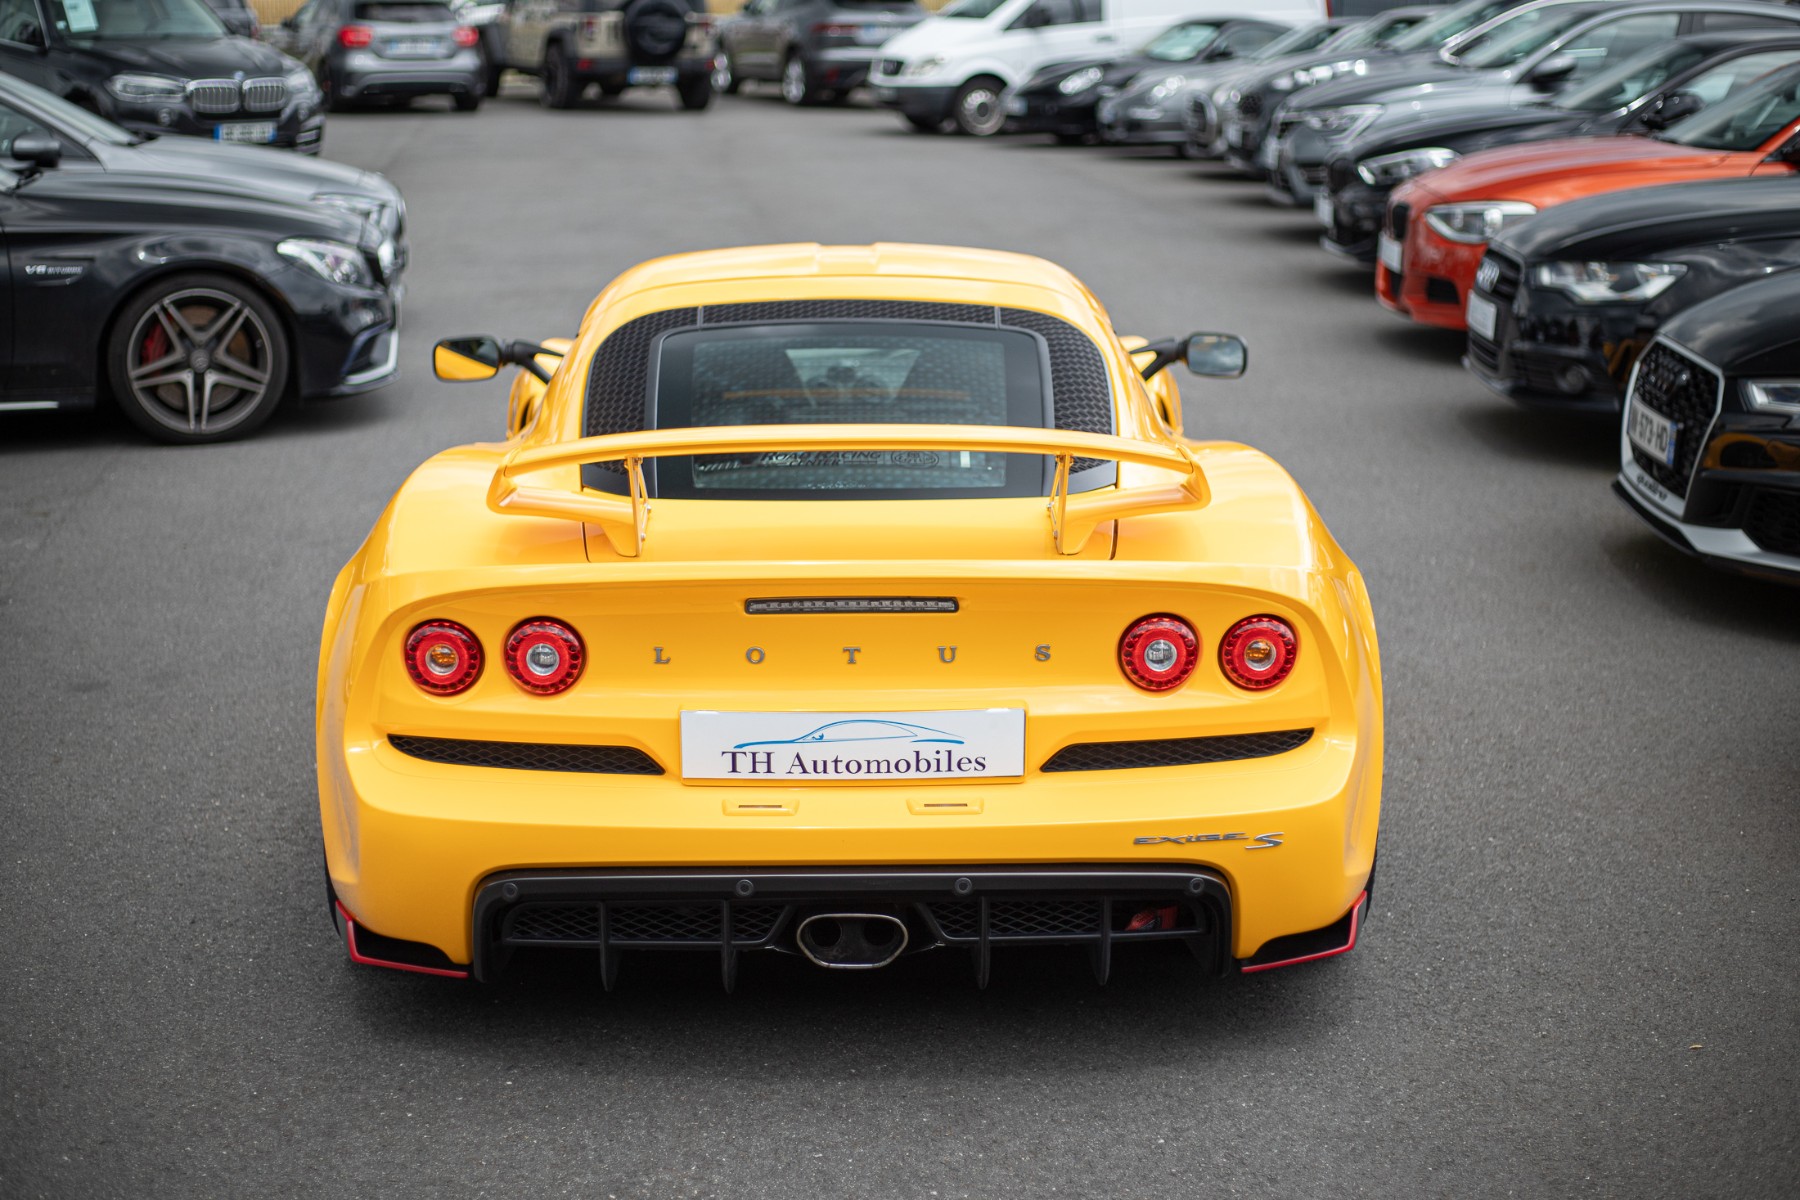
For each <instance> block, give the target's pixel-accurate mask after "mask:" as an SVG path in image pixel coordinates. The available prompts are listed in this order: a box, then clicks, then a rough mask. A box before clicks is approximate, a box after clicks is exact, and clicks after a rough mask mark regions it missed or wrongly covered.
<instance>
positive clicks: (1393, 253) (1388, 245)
mask: <svg viewBox="0 0 1800 1200" xmlns="http://www.w3.org/2000/svg"><path fill="white" fill-rule="evenodd" d="M1375 254H1376V257H1378V258H1379V259H1381V265H1382V266H1384V267H1386V268H1387V269H1388V270H1390V271H1392V272H1394V274H1396V275H1398V274H1399V273H1400V272H1401V271H1402V270H1404V269H1405V267H1406V246H1405V245H1404V244H1402V243H1401V242H1398V241H1396V240H1395V239H1394V238H1393V237H1391V236H1390V235H1388V234H1385V233H1384V234H1382V235H1381V237H1380V238H1378V239H1377V240H1376V242H1375Z"/></svg>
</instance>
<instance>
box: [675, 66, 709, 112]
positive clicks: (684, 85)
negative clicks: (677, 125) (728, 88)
mask: <svg viewBox="0 0 1800 1200" xmlns="http://www.w3.org/2000/svg"><path fill="white" fill-rule="evenodd" d="M675 94H676V95H678V96H680V97H681V107H682V108H683V109H684V110H686V111H688V112H702V111H704V110H705V108H706V106H707V105H709V104H711V103H712V98H713V81H712V73H711V72H710V71H708V72H705V73H702V74H694V75H684V76H682V77H681V79H680V80H678V81H677V82H676V84H675Z"/></svg>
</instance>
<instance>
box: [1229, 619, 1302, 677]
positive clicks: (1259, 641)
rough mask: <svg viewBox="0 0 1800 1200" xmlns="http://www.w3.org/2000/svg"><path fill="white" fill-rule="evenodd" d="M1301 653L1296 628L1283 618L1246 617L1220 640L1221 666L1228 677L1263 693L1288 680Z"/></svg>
mask: <svg viewBox="0 0 1800 1200" xmlns="http://www.w3.org/2000/svg"><path fill="white" fill-rule="evenodd" d="M1299 653H1300V640H1299V639H1298V638H1296V637H1295V636H1294V627H1293V626H1292V625H1289V624H1288V623H1287V622H1286V621H1284V620H1282V619H1281V618H1280V617H1245V618H1244V619H1243V620H1242V621H1239V622H1238V623H1237V624H1236V625H1233V626H1232V627H1231V628H1230V629H1228V630H1226V632H1225V636H1224V637H1223V638H1221V639H1220V641H1219V666H1220V667H1222V668H1223V669H1224V671H1225V678H1227V679H1229V680H1231V682H1233V683H1235V684H1237V685H1238V686H1239V687H1241V688H1248V689H1249V690H1250V691H1253V692H1260V691H1262V690H1263V689H1264V688H1272V687H1274V686H1275V685H1276V684H1278V683H1280V682H1281V681H1282V680H1284V679H1286V678H1287V677H1288V674H1289V673H1290V672H1292V671H1293V669H1294V659H1295V657H1296V656H1297V655H1298V654H1299Z"/></svg>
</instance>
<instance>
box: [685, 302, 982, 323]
mask: <svg viewBox="0 0 1800 1200" xmlns="http://www.w3.org/2000/svg"><path fill="white" fill-rule="evenodd" d="M700 320H701V323H702V324H706V325H724V324H729V323H731V322H734V321H956V322H958V323H960V324H964V325H992V324H993V323H994V310H993V309H992V308H991V307H989V306H987V305H985V304H931V303H928V302H926V301H923V300H769V301H764V302H761V303H756V304H710V305H708V306H707V307H705V308H703V309H701V310H700Z"/></svg>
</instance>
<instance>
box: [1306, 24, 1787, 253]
mask: <svg viewBox="0 0 1800 1200" xmlns="http://www.w3.org/2000/svg"><path fill="white" fill-rule="evenodd" d="M1797 59H1800V27H1794V28H1790V29H1786V30H1779V29H1778V30H1737V31H1732V32H1726V33H1702V34H1694V35H1691V36H1689V37H1683V38H1675V39H1672V40H1670V41H1666V42H1661V43H1659V44H1657V45H1654V46H1651V47H1650V48H1648V49H1646V50H1644V51H1642V52H1641V53H1639V54H1636V55H1633V56H1632V57H1630V58H1628V59H1626V60H1625V61H1623V62H1621V63H1618V64H1616V65H1615V66H1613V67H1610V68H1608V69H1607V70H1606V71H1603V72H1601V73H1600V74H1599V75H1596V76H1595V77H1594V78H1593V79H1592V80H1590V81H1589V82H1587V83H1585V84H1582V85H1580V86H1578V87H1573V88H1570V89H1568V90H1567V91H1563V92H1558V93H1557V94H1556V95H1554V96H1552V97H1550V98H1549V99H1548V100H1547V101H1545V102H1543V103H1537V104H1508V103H1501V104H1496V105H1488V106H1482V105H1474V106H1470V105H1457V106H1453V107H1449V108H1442V107H1439V106H1437V105H1435V104H1433V103H1431V101H1430V98H1429V97H1426V98H1422V99H1420V100H1419V101H1418V102H1417V103H1416V104H1414V105H1411V106H1408V107H1407V108H1405V109H1404V110H1400V111H1395V112H1390V113H1384V114H1383V115H1382V116H1381V117H1379V118H1377V119H1376V120H1375V121H1373V122H1372V123H1371V124H1370V126H1369V128H1368V129H1366V130H1364V131H1363V133H1362V134H1360V135H1359V136H1358V137H1357V138H1356V140H1355V141H1353V142H1351V143H1350V144H1349V145H1347V146H1345V147H1344V148H1343V149H1342V151H1341V152H1340V153H1338V154H1337V156H1336V157H1335V158H1333V159H1332V160H1331V162H1330V164H1329V165H1328V166H1327V168H1326V172H1325V185H1324V187H1323V188H1322V189H1320V192H1319V194H1318V195H1317V196H1316V197H1315V200H1314V205H1313V210H1314V215H1315V216H1316V217H1317V219H1318V221H1319V223H1320V224H1321V225H1323V226H1324V227H1325V234H1324V237H1323V238H1322V240H1321V242H1320V244H1321V245H1322V246H1324V248H1325V249H1326V250H1328V251H1330V252H1332V253H1333V254H1336V255H1338V256H1339V257H1343V258H1351V259H1355V260H1357V261H1359V262H1365V263H1373V262H1374V261H1375V249H1376V240H1377V235H1378V234H1379V233H1380V232H1381V221H1382V215H1383V214H1384V213H1385V212H1386V211H1387V198H1388V193H1389V192H1391V191H1393V190H1394V189H1395V188H1396V187H1398V186H1400V184H1402V183H1404V182H1405V181H1406V180H1408V179H1411V178H1412V177H1413V176H1415V175H1419V174H1422V173H1423V172H1425V171H1429V170H1432V169H1433V168H1436V167H1441V166H1446V165H1448V164H1449V163H1452V162H1455V161H1456V160H1457V159H1459V158H1461V157H1462V156H1463V155H1465V154H1473V153H1475V152H1476V151H1477V150H1489V149H1492V148H1494V147H1496V146H1510V145H1516V144H1518V143H1521V142H1535V141H1544V140H1547V139H1553V138H1572V137H1600V136H1605V135H1607V134H1619V133H1649V132H1652V131H1654V130H1658V129H1663V128H1666V127H1667V126H1669V125H1672V124H1674V123H1675V122H1677V121H1680V120H1682V119H1684V118H1686V117H1689V116H1691V115H1693V114H1694V113H1695V112H1697V111H1699V110H1700V109H1702V108H1704V107H1706V106H1707V105H1709V104H1714V103H1716V102H1718V101H1720V100H1723V99H1725V98H1726V97H1727V96H1730V95H1733V94H1734V93H1736V92H1737V90H1738V89H1739V88H1742V87H1744V86H1746V85H1748V84H1750V83H1754V82H1755V81H1756V80H1757V79H1759V78H1760V77H1762V76H1763V75H1764V74H1766V73H1768V72H1769V71H1773V70H1776V69H1777V68H1780V67H1784V66H1786V65H1788V64H1789V63H1792V62H1794V61H1796V60H1797ZM1309 132H1310V131H1306V130H1297V131H1296V132H1295V134H1294V137H1293V145H1294V148H1295V150H1296V152H1297V153H1300V154H1308V153H1310V151H1311V147H1310V146H1307V145H1305V144H1304V143H1303V141H1302V139H1304V138H1305V137H1306V136H1307V134H1308V133H1309Z"/></svg>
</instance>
